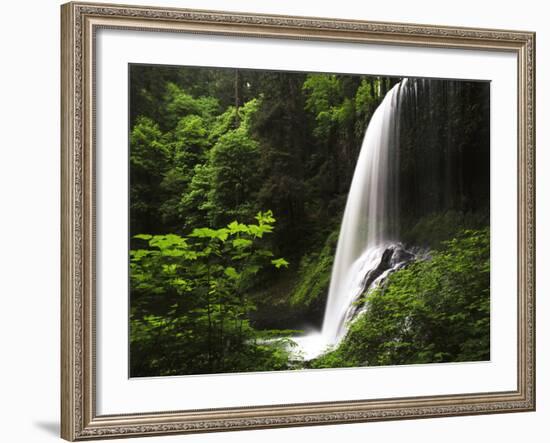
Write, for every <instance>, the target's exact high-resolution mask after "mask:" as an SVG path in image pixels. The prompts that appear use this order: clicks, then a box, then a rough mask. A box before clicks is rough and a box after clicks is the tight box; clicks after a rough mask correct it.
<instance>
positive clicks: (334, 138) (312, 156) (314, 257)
mask: <svg viewBox="0 0 550 443" xmlns="http://www.w3.org/2000/svg"><path fill="white" fill-rule="evenodd" d="M399 80H400V79H398V78H388V77H381V76H359V75H340V74H338V75H335V74H305V73H289V72H267V71H255V70H241V69H238V70H236V69H211V68H176V67H163V66H146V65H132V66H131V69H130V134H129V137H130V236H131V239H130V247H131V248H130V249H131V251H130V311H131V323H130V346H131V348H130V363H131V364H130V366H131V371H130V372H131V375H132V376H152V375H176V374H197V373H216V372H234V371H262V370H276V369H292V368H298V367H302V363H301V362H300V361H296V360H295V359H294V357H292V358H291V357H290V347H291V345H292V341H291V339H290V338H289V337H290V335H291V330H295V329H300V330H301V329H306V328H309V327H317V328H318V327H320V326H321V322H322V318H323V313H324V306H325V302H326V297H327V294H328V287H329V281H330V273H331V267H332V261H333V257H334V253H335V249H336V243H337V239H338V232H339V228H340V221H341V217H342V213H343V210H344V206H345V202H346V198H347V192H348V190H349V186H350V183H351V179H352V176H353V171H354V168H355V163H356V160H357V156H358V154H359V151H360V148H361V142H362V139H363V137H364V133H365V129H366V127H367V124H368V122H369V120H370V118H371V116H372V114H373V112H374V111H375V109H376V108H377V107H378V105H379V104H380V102H381V100H382V99H383V97H384V96H385V95H386V93H387V91H388V90H389V89H390V88H391V87H393V86H394V85H395V84H396V83H397V82H398V81H399ZM419 85H420V86H419V89H420V90H421V91H422V94H419V96H418V97H416V96H415V97H414V98H413V97H411V98H410V99H407V100H405V102H404V104H403V111H402V112H403V113H404V114H403V124H402V125H401V134H400V137H401V138H402V139H403V140H405V141H406V143H403V149H402V150H401V151H400V152H399V157H400V158H399V164H400V170H399V176H400V177H401V178H400V180H399V183H398V186H399V193H400V195H401V197H402V198H401V199H400V202H399V205H400V207H399V215H400V219H401V220H402V225H401V226H399V236H400V239H401V240H402V241H403V242H405V243H406V244H407V245H409V246H414V245H421V246H426V247H430V248H439V247H440V246H441V245H442V244H446V243H444V242H446V241H449V240H450V241H455V240H452V239H453V237H454V235H455V233H456V232H457V230H458V229H459V228H468V229H482V228H483V227H484V226H487V225H488V206H489V205H488V198H489V197H488V196H489V184H488V174H487V171H488V166H487V165H488V152H489V143H488V130H487V128H488V127H489V125H488V118H489V117H488V115H489V114H488V99H487V97H488V91H489V88H488V86H487V85H485V84H482V83H476V82H453V81H449V82H446V81H429V80H426V81H423V83H421V84H420V83H419ZM413 106H416V108H417V109H415V110H414V112H409V111H410V109H409V108H411V107H413ZM407 109H409V111H407ZM434 109H437V110H438V112H433V110H434ZM274 215H275V216H276V217H277V222H276V224H275V217H274ZM462 241H464V239H463V238H462V237H460V238H457V239H456V242H458V243H456V244H454V243H449V244H448V245H447V248H448V249H449V250H451V249H453V248H454V247H455V246H456V247H457V248H462V246H463V245H462V243H460V242H462ZM437 254H439V253H436V252H434V253H433V258H432V260H429V261H423V262H419V263H416V264H414V265H412V266H411V267H410V268H409V269H410V270H415V269H417V271H416V273H415V274H414V276H412V274H411V275H409V274H405V275H409V278H408V279H405V280H403V281H398V279H399V277H397V275H401V273H402V272H406V271H407V272H408V271H409V269H407V270H406V271H401V272H399V273H396V274H395V276H394V277H393V278H392V283H391V284H390V285H389V286H388V287H393V288H398V287H401V286H403V285H404V286H403V288H402V289H400V290H398V289H394V291H395V293H396V294H397V293H401V294H402V296H403V297H405V296H404V295H403V294H405V293H406V292H407V291H409V290H416V289H415V288H417V286H418V287H421V286H422V285H424V284H426V282H424V281H420V280H422V278H426V279H428V278H438V277H437V276H438V275H439V274H441V275H443V274H445V275H446V273H448V272H452V271H453V269H454V268H453V269H451V268H449V269H447V268H445V267H444V266H443V264H441V263H440V265H439V267H438V266H435V265H434V266H433V267H430V266H428V263H432V264H433V263H436V264H437V263H438V261H437V257H438V255H437ZM282 257H284V258H282ZM470 258H471V257H470V256H467V255H463V256H460V257H457V258H456V260H457V261H456V262H455V265H456V266H466V267H468V266H470V264H469V263H470V262H468V261H467V260H470ZM440 261H443V260H440ZM449 266H450V264H449ZM424 272H426V273H428V274H430V275H432V277H429V276H428V275H427V276H425V277H422V276H420V274H422V273H424ZM438 273H439V274H438ZM471 275H472V278H473V279H474V280H475V281H476V282H477V284H478V285H479V288H481V287H482V286H483V287H485V286H484V285H486V283H487V282H486V281H485V277H484V276H483V275H481V274H479V273H476V272H472V274H471ZM413 277H414V278H413ZM449 278H451V277H449ZM415 279H420V280H419V281H418V282H416V283H414V284H413V283H412V282H413V281H416V280H415ZM394 280H395V281H394ZM415 285H417V286H415ZM486 289H487V291H488V286H487V287H486ZM455 290H456V291H459V287H458V286H457V287H456V288H455ZM456 291H455V292H456ZM385 292H388V290H385ZM390 292H391V291H390ZM455 295H457V293H456V294H455ZM369 297H370V296H369ZM372 297H375V296H374V295H373V296H372ZM384 297H385V295H384ZM375 303H376V302H372V304H373V305H374V304H375ZM426 306H427V307H426V309H428V308H434V306H433V305H426ZM451 307H452V304H445V306H443V308H445V309H447V308H448V309H451ZM459 307H460V306H459V305H457V309H458V308H459ZM443 308H442V309H443ZM449 312H450V311H449ZM445 315H446V314H445ZM470 320H471V319H470V318H463V319H462V320H461V321H462V325H459V324H458V323H457V324H456V328H457V329H460V328H461V327H462V328H469V327H470V325H469V322H470ZM365 321H366V320H364V319H363V320H360V321H358V322H357V324H354V326H353V331H352V333H350V337H352V335H353V336H355V335H354V334H360V332H358V331H356V329H357V330H359V329H361V325H363V326H364V322H365ZM457 321H458V320H457ZM396 327H397V326H396ZM371 329H372V328H371ZM371 332H372V331H371ZM357 337H360V335H357ZM361 337H367V335H363V336H361ZM368 337H371V336H370V335H369V336H368ZM372 337H374V336H372ZM350 339H351V338H350ZM373 339H374V338H373ZM428 339H429V338H426V339H425V340H424V341H423V342H419V343H420V344H418V346H424V347H426V346H429V345H431V344H430V343H428V342H427V340H428ZM346 340H347V339H346ZM346 343H347V342H346ZM482 345H483V346H484V345H485V344H484V343H481V344H480V346H482ZM365 346H366V344H365ZM471 346H474V343H473V342H472V344H471ZM354 349H359V348H354ZM479 349H480V351H479V352H480V354H479V355H478V356H477V357H479V356H484V355H485V354H484V351H483V350H482V348H481V347H480V348H479ZM335 352H336V353H332V354H328V355H327V356H325V357H323V358H322V359H321V360H319V362H318V363H316V364H318V365H319V366H322V365H323V364H322V362H323V361H328V360H327V359H329V358H334V359H336V358H337V357H336V356H337V355H340V354H337V353H338V352H344V349H343V350H342V351H340V350H338V351H335ZM350 352H351V351H350ZM373 352H374V351H373ZM411 352H412V351H411ZM418 352H420V351H418ZM425 352H431V351H429V349H428V348H426V349H425ZM441 352H443V351H441ZM445 352H447V354H445V355H444V356H443V357H441V358H442V359H443V360H445V359H447V360H453V361H454V360H456V359H457V358H470V357H471V358H473V359H479V358H477V357H476V356H475V355H474V350H473V349H472V351H471V354H469V355H470V357H467V356H466V354H464V352H465V351H463V350H458V348H452V349H451V348H449V349H448V350H447V351H445ZM448 354H452V355H451V356H449V355H448ZM341 355H342V356H343V355H344V354H341ZM433 355H435V353H433ZM343 358H344V357H342V359H343ZM345 358H346V359H348V356H346V357H345ZM426 358H429V357H426ZM434 358H435V357H434ZM438 358H439V357H438ZM480 358H481V357H480ZM447 360H445V361H447ZM359 361H361V362H363V363H364V362H365V361H367V360H365V359H363V357H360V354H357V355H355V356H354V357H353V358H352V357H349V361H346V362H343V361H338V360H334V362H335V364H336V365H338V366H350V365H353V364H356V363H357V362H359ZM435 361H442V360H441V359H440V360H437V359H436V360H435ZM361 364H362V363H361ZM369 364H386V363H383V362H378V363H376V362H375V361H374V360H373V362H372V363H370V360H369Z"/></svg>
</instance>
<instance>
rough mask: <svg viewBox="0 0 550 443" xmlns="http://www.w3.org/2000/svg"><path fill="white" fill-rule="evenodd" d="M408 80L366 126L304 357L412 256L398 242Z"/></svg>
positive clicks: (335, 338)
mask: <svg viewBox="0 0 550 443" xmlns="http://www.w3.org/2000/svg"><path fill="white" fill-rule="evenodd" d="M405 82H406V80H403V81H402V82H401V83H398V84H397V85H395V86H394V87H393V88H392V89H391V90H390V91H389V92H388V93H387V94H386V96H385V97H384V99H383V101H382V103H381V104H380V106H379V107H378V108H377V109H376V111H375V112H374V114H373V116H372V118H371V120H370V122H369V124H368V127H367V131H366V133H365V137H364V139H363V144H362V146H361V151H360V153H359V158H358V160H357V164H356V167H355V171H354V174H353V179H352V183H351V187H350V190H349V194H348V198H347V202H346V207H345V210H344V216H343V219H342V224H341V227H340V235H339V238H338V245H337V248H336V255H335V259H334V264H333V268H332V275H331V280H330V287H329V294H328V300H327V305H326V308H325V315H324V319H323V326H322V331H321V332H320V333H315V334H308V335H306V336H304V337H298V338H297V339H296V342H297V343H298V347H299V348H300V349H301V352H302V353H303V355H304V356H305V358H306V359H308V358H313V357H315V356H316V355H318V354H320V353H321V352H323V350H324V349H326V347H327V346H334V345H336V344H338V342H339V341H340V340H341V339H342V338H343V336H344V335H345V333H346V332H347V324H348V321H349V320H350V319H351V318H352V317H353V316H354V315H355V314H356V310H357V307H356V306H355V304H354V301H356V300H357V299H358V298H359V297H360V296H361V294H362V293H363V292H364V291H365V289H366V288H367V287H372V286H375V285H376V284H377V282H379V281H380V280H381V279H383V278H384V277H385V276H387V274H388V273H389V272H391V271H392V270H395V269H397V268H398V267H400V266H402V265H403V263H404V261H405V260H406V259H410V257H412V256H411V255H410V254H408V253H407V252H406V251H404V250H402V249H399V248H400V247H399V245H398V244H397V243H396V241H397V238H396V236H397V225H398V223H397V222H398V219H397V218H398V211H397V203H398V197H399V196H398V192H397V190H398V186H397V185H398V183H397V180H398V174H397V166H398V146H397V144H398V131H399V109H398V107H399V103H400V96H401V93H402V90H403V88H404V85H405ZM398 249H399V251H400V252H399V253H396V254H394V251H397V250H398ZM386 251H389V252H390V253H387V252H386Z"/></svg>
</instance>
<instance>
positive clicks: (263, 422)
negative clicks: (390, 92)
mask: <svg viewBox="0 0 550 443" xmlns="http://www.w3.org/2000/svg"><path fill="white" fill-rule="evenodd" d="M99 28H115V29H127V30H146V31H163V32H188V33H206V34H218V35H231V36H254V37H271V38H285V39H305V40H318V41H319V40H321V41H331V42H358V43H377V44H393V45H413V46H423V47H430V48H463V49H464V48H465V49H478V50H489V51H507V52H512V53H514V54H516V55H517V60H518V65H517V66H518V148H517V149H518V150H517V156H518V288H517V291H518V292H517V294H518V324H517V326H518V349H517V351H518V383H517V389H516V390H515V391H511V392H490V393H479V394H463V395H444V396H429V397H413V398H391V399H369V400H361V401H340V402H323V403H303V404H291V405H279V406H257V407H256V406H254V407H246V408H224V409H204V410H191V411H180V412H173V411H170V412H167V411H160V412H151V413H146V414H124V415H105V416H98V415H97V414H96V410H95V409H96V408H95V395H96V393H95V367H94V355H95V340H94V331H95V329H94V325H95V309H94V303H95V300H94V298H95V248H96V246H95V222H94V214H95V209H94V208H95V206H94V205H95V171H94V149H95V148H94V142H95V141H94V115H95V114H94V113H95V96H94V89H95V78H94V36H95V32H96V30H97V29H99ZM61 80H62V97H61V122H62V125H61V141H62V148H61V151H62V160H61V162H62V164H61V170H62V172H61V219H62V222H61V240H62V248H61V265H62V275H61V283H62V284H61V287H62V294H61V436H62V437H63V438H64V439H67V440H70V441H75V440H87V439H97V438H109V437H129V436H145V435H159V434H175V433H197V432H211V431H227V430H240V429H260V428H273V427H284V426H304V425H320V424H336V423H351V422H366V421H379V420H394V419H410V418H427V417H442V416H460V415H472V414H489V413H499V412H518V411H534V410H535V265H534V263H535V34H534V33H533V32H524V31H503V30H491V29H472V28H456V27H443V26H432V25H416V24H396V23H380V22H364V21H355V20H340V19H338V20H336V19H334V20H333V19H326V18H309V17H308V18H306V17H289V16H281V15H273V16H270V15H259V14H248V13H229V12H219V11H198V10H185V9H168V8H156V7H143V6H139V7H135V6H125V5H107V4H91V3H80V2H72V3H67V4H64V5H62V7H61Z"/></svg>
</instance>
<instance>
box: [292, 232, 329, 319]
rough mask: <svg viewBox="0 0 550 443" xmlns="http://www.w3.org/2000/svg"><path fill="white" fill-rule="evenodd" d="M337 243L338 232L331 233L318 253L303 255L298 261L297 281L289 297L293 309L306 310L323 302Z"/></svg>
mask: <svg viewBox="0 0 550 443" xmlns="http://www.w3.org/2000/svg"><path fill="white" fill-rule="evenodd" d="M337 241H338V231H334V232H332V233H331V234H330V235H329V236H328V237H327V240H326V241H325V244H324V245H323V248H322V249H321V250H320V251H319V252H313V253H310V254H307V255H305V256H304V257H303V258H302V259H301V261H300V268H299V271H298V275H299V278H298V281H297V284H296V285H295V287H294V290H293V292H292V295H291V297H290V305H291V306H292V307H294V308H308V307H310V306H311V305H313V304H314V303H322V302H324V300H325V298H326V296H327V293H328V288H329V284H330V274H331V270H332V263H333V260H334V253H335V250H336V244H337Z"/></svg>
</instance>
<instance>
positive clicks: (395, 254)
mask: <svg viewBox="0 0 550 443" xmlns="http://www.w3.org/2000/svg"><path fill="white" fill-rule="evenodd" d="M415 258H416V256H415V254H413V253H412V252H409V251H407V250H406V249H405V248H404V247H403V246H402V245H401V244H396V245H391V246H389V247H388V248H386V250H385V251H384V253H383V254H382V257H381V258H380V262H379V263H378V265H377V266H376V267H375V268H374V269H371V270H370V271H369V272H367V274H366V275H365V279H364V280H363V291H362V294H361V296H364V295H365V294H366V293H367V292H368V291H369V289H371V287H372V286H373V283H375V281H376V280H377V279H378V278H379V277H380V276H382V274H384V273H386V275H385V276H384V277H383V278H382V279H381V281H379V282H377V284H376V285H377V286H379V285H381V284H383V283H384V281H386V279H387V278H388V276H389V275H390V274H391V273H392V272H394V271H397V270H398V269H401V268H403V267H404V266H406V265H407V264H408V263H409V262H411V261H413V260H414V259H415ZM363 307H364V302H363V303H359V304H358V305H356V306H355V307H354V308H352V309H351V310H350V312H348V315H347V321H349V320H352V319H353V318H354V317H355V316H356V315H357V314H358V313H359V312H360V311H361V308H363Z"/></svg>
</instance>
